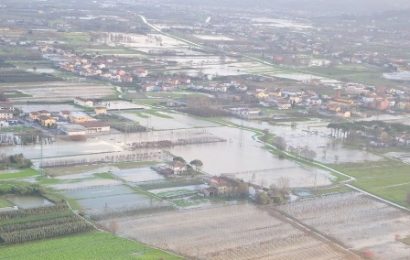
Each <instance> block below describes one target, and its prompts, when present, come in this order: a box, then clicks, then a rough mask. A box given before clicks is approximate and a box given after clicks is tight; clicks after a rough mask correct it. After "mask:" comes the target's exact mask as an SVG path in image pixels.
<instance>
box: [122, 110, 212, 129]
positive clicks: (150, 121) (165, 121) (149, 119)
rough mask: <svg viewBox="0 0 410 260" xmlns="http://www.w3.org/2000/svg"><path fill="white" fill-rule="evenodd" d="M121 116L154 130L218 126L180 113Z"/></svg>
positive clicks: (125, 114) (128, 113)
mask: <svg viewBox="0 0 410 260" xmlns="http://www.w3.org/2000/svg"><path fill="white" fill-rule="evenodd" d="M120 115H121V116H123V117H125V118H128V119H130V120H133V121H135V122H138V123H140V124H141V125H143V126H145V127H148V128H153V129H154V130H170V129H185V128H198V127H212V126H216V124H214V123H211V122H208V121H204V120H200V119H196V118H194V117H191V116H188V115H185V114H179V113H165V112H160V113H159V115H163V116H156V115H146V116H141V115H140V114H137V113H132V112H125V113H120Z"/></svg>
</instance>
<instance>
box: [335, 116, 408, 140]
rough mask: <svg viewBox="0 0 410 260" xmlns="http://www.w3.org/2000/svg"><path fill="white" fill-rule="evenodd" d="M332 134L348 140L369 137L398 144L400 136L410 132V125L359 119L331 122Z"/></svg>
mask: <svg viewBox="0 0 410 260" xmlns="http://www.w3.org/2000/svg"><path fill="white" fill-rule="evenodd" d="M327 127H328V128H329V129H331V131H332V132H331V135H332V136H333V137H335V138H341V139H344V140H347V141H352V140H357V139H359V138H360V139H363V138H365V139H367V140H368V141H374V142H380V143H382V144H385V145H397V144H398V140H397V139H398V138H399V137H401V136H403V135H404V136H406V135H409V134H410V126H408V125H405V124H401V123H386V122H383V121H358V122H341V123H330V124H329V125H328V126H327Z"/></svg>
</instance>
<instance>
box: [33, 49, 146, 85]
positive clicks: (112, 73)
mask: <svg viewBox="0 0 410 260" xmlns="http://www.w3.org/2000/svg"><path fill="white" fill-rule="evenodd" d="M40 51H41V52H42V53H43V55H44V56H45V57H46V58H50V59H51V60H55V61H56V62H57V63H58V66H59V67H60V68H61V69H63V70H65V71H69V72H72V73H75V74H77V75H80V76H85V77H98V78H101V79H105V80H108V81H111V82H116V83H132V82H133V81H134V78H138V77H146V76H147V75H148V71H147V70H146V69H144V68H143V66H142V65H141V66H139V67H136V68H133V69H129V68H124V67H123V66H122V65H121V64H120V63H121V62H120V61H119V58H118V57H107V56H98V55H95V56H91V55H78V54H76V53H74V52H72V51H68V50H63V49H59V48H55V47H50V46H49V45H45V46H42V47H40ZM56 56H58V58H56Z"/></svg>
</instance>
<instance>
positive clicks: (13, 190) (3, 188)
mask: <svg viewBox="0 0 410 260" xmlns="http://www.w3.org/2000/svg"><path fill="white" fill-rule="evenodd" d="M43 193H44V190H43V189H42V188H41V187H40V185H38V184H35V183H19V182H8V183H2V184H1V185H0V195H6V194H18V195H42V194H43Z"/></svg>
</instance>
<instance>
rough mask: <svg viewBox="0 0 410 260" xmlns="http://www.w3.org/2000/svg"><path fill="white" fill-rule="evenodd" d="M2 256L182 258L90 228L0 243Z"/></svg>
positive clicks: (22, 257) (30, 257) (28, 257)
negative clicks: (85, 231)
mask: <svg viewBox="0 0 410 260" xmlns="http://www.w3.org/2000/svg"><path fill="white" fill-rule="evenodd" d="M0 259H25V260H27V259H76V260H78V259H146V260H155V259H164V260H165V259H181V258H180V257H177V256H174V255H170V254H168V253H166V252H163V251H160V250H157V249H153V248H150V247H147V246H145V245H143V244H141V243H138V242H133V241H129V240H126V239H122V238H118V237H115V236H114V235H112V234H110V233H103V232H91V233H84V234H80V235H73V236H67V237H62V238H56V239H48V240H43V241H36V242H30V243H25V244H21V245H12V246H3V247H0Z"/></svg>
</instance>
